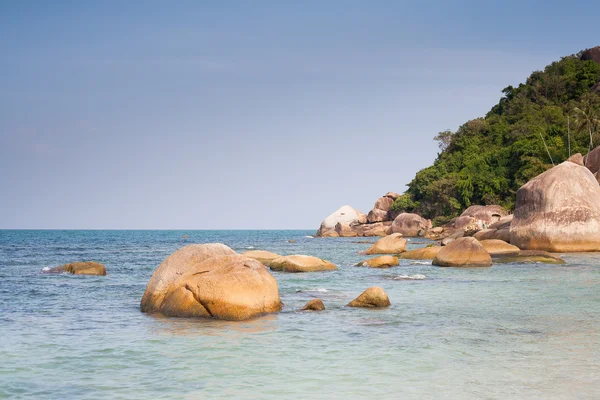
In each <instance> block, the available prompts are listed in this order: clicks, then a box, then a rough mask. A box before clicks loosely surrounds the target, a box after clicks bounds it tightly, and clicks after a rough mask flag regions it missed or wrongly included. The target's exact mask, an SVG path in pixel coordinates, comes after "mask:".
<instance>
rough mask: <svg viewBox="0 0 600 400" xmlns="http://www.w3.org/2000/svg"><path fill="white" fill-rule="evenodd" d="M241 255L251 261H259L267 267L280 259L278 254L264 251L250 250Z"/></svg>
mask: <svg viewBox="0 0 600 400" xmlns="http://www.w3.org/2000/svg"><path fill="white" fill-rule="evenodd" d="M242 255H243V256H245V257H248V258H252V259H253V260H256V261H260V262H261V263H263V264H264V265H266V266H267V267H268V266H269V265H270V264H271V261H273V260H274V259H276V258H279V257H281V256H280V255H279V254H276V253H271V252H270V251H264V250H250V251H247V252H245V253H242Z"/></svg>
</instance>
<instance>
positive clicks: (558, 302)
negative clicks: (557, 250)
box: [0, 231, 600, 399]
mask: <svg viewBox="0 0 600 400" xmlns="http://www.w3.org/2000/svg"><path fill="white" fill-rule="evenodd" d="M313 233H314V231H0V398H36V399H46V398H47V399H97V398H110V399H150V398H152V399H159V398H169V399H170V398H177V399H232V398H244V399H247V398H251V399H297V398H306V399H358V398H372V399H375V398H377V399H438V398H440V399H441V398H443V399H598V398H600V254H574V255H564V258H565V260H566V261H567V262H568V264H567V265H542V264H533V265H520V264H506V265H494V266H493V267H492V268H481V269H452V268H438V267H433V266H431V263H430V262H427V261H416V262H412V261H408V260H402V262H401V266H399V267H395V268H390V269H369V268H360V267H354V266H353V265H354V264H356V263H357V262H359V261H361V260H364V259H365V257H364V256H361V255H359V254H358V253H359V251H361V250H364V249H366V248H367V247H368V246H369V244H365V243H357V242H358V241H361V240H367V241H371V242H374V241H375V239H373V238H358V239H357V238H336V239H333V238H331V239H314V238H310V237H307V236H308V235H311V234H313ZM184 235H187V236H188V238H187V239H184V238H183V236H184ZM289 240H294V241H295V242H294V243H289V242H288V241H289ZM211 242H221V243H225V244H227V245H229V246H230V247H232V248H233V249H234V250H236V251H238V252H243V251H246V250H249V249H265V250H270V251H274V252H277V253H280V254H309V255H314V256H317V257H321V258H324V259H327V260H329V261H331V262H333V263H335V264H336V265H338V267H339V270H338V271H332V272H318V273H307V274H288V273H281V272H280V273H278V272H273V275H274V276H275V277H276V279H277V282H278V284H279V291H280V295H281V298H282V300H283V302H284V303H285V306H284V309H283V311H282V312H281V313H279V314H276V315H269V316H265V317H262V318H259V319H255V320H251V321H244V322H224V321H215V320H195V319H178V318H164V317H157V316H151V315H146V314H142V313H141V312H140V310H139V303H140V299H141V297H142V294H143V292H144V289H145V287H146V284H147V282H148V280H149V278H150V276H151V275H152V273H153V271H154V270H155V268H156V267H157V266H158V265H159V264H160V263H161V261H162V260H163V259H164V258H165V257H167V256H168V255H169V254H171V253H172V252H173V251H175V250H176V249H178V248H180V247H182V246H184V245H186V244H191V243H211ZM426 243H427V241H426V240H422V239H413V240H411V241H410V242H409V248H417V247H421V246H424V245H425V244H426ZM82 260H95V261H99V262H102V263H103V264H105V265H106V267H107V272H108V275H107V276H105V277H93V276H73V275H66V274H61V275H49V274H42V273H41V270H42V269H43V268H44V267H52V266H57V265H60V264H63V263H68V262H73V261H82ZM415 278H416V279H415ZM369 286H381V287H383V288H384V289H385V291H386V292H387V293H388V295H389V297H390V300H391V302H392V305H391V307H389V308H387V309H383V310H372V309H356V308H348V307H344V305H345V304H347V303H348V302H349V301H350V300H352V299H353V298H355V297H356V296H357V295H359V294H360V293H361V292H362V291H363V290H364V289H366V288H367V287H369ZM317 297H320V298H322V299H323V301H324V303H325V306H326V307H327V310H326V311H324V312H300V311H298V310H299V309H300V308H301V307H302V306H303V305H304V304H305V303H306V302H307V301H309V300H311V299H313V298H317Z"/></svg>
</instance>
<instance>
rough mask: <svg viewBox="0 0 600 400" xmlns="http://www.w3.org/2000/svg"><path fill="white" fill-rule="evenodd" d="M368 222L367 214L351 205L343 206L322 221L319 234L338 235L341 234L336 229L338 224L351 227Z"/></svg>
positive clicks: (324, 235) (326, 235) (323, 235)
mask: <svg viewBox="0 0 600 400" xmlns="http://www.w3.org/2000/svg"><path fill="white" fill-rule="evenodd" d="M366 222H367V216H366V215H365V214H363V213H361V212H360V211H358V210H355V209H354V208H352V207H350V206H343V207H340V208H339V209H337V210H336V211H335V212H334V213H333V214H331V215H329V216H328V217H327V218H325V219H324V220H323V222H321V226H320V227H319V230H318V231H317V236H322V237H337V236H339V234H338V233H337V232H336V229H335V227H336V225H337V224H340V225H342V226H343V227H347V228H349V227H350V226H352V225H356V224H364V223H366Z"/></svg>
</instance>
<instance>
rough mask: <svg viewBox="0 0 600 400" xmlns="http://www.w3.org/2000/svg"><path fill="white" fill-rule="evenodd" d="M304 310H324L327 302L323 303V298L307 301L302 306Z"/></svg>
mask: <svg viewBox="0 0 600 400" xmlns="http://www.w3.org/2000/svg"><path fill="white" fill-rule="evenodd" d="M302 310H303V311H323V310H325V304H323V300H321V299H314V300H311V301H309V302H308V303H306V305H305V306H304V307H302Z"/></svg>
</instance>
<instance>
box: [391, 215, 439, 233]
mask: <svg viewBox="0 0 600 400" xmlns="http://www.w3.org/2000/svg"><path fill="white" fill-rule="evenodd" d="M430 228H431V221H430V220H428V219H425V218H423V217H421V216H420V215H417V214H412V213H402V214H400V215H398V216H397V217H396V218H395V219H394V222H393V223H392V232H394V233H401V234H402V235H403V236H405V237H417V236H424V235H425V232H427V230H428V229H430Z"/></svg>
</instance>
